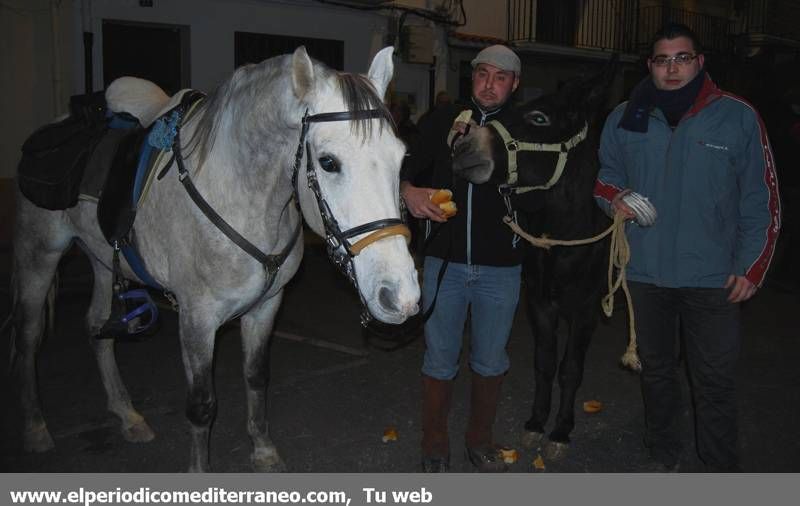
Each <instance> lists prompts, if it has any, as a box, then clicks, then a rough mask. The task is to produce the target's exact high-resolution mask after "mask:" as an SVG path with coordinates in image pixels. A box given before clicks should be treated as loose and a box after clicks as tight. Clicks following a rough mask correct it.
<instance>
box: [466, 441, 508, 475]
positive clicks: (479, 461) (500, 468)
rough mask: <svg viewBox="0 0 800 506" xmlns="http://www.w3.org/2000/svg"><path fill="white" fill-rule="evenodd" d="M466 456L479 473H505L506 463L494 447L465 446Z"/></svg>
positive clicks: (506, 469)
mask: <svg viewBox="0 0 800 506" xmlns="http://www.w3.org/2000/svg"><path fill="white" fill-rule="evenodd" d="M465 449H466V451H467V458H468V459H469V461H470V462H472V465H473V466H475V468H476V469H477V470H478V471H479V472H481V473H505V472H506V471H508V464H506V463H505V461H504V460H503V455H502V454H501V453H500V450H499V449H497V448H494V447H491V446H489V447H484V448H470V447H469V446H466V447H465Z"/></svg>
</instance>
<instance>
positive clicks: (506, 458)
mask: <svg viewBox="0 0 800 506" xmlns="http://www.w3.org/2000/svg"><path fill="white" fill-rule="evenodd" d="M500 455H502V457H503V462H505V463H506V464H513V463H514V462H516V461H517V459H518V458H519V453H517V450H515V449H513V448H500Z"/></svg>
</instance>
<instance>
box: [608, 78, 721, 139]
mask: <svg viewBox="0 0 800 506" xmlns="http://www.w3.org/2000/svg"><path fill="white" fill-rule="evenodd" d="M705 78H706V72H705V70H701V71H700V72H698V73H697V75H696V76H695V77H694V79H692V80H691V81H689V83H687V84H686V86H684V87H682V88H680V89H677V90H659V89H658V88H656V86H655V84H653V78H652V77H651V76H647V77H645V78H644V79H643V80H642V81H641V82H640V83H639V84H637V85H636V87H635V88H634V89H633V92H632V93H631V98H630V100H629V101H628V105H627V106H626V107H625V112H624V113H623V114H622V119H621V120H620V122H619V125H618V126H619V128H624V129H625V130H630V131H631V132H642V133H644V132H647V123H648V120H649V118H650V111H651V110H652V109H654V108H656V107H657V108H659V109H661V112H663V113H664V117H665V118H667V123H669V126H671V127H673V128H674V127H675V126H676V125H677V124H678V122H679V121H680V120H681V118H682V117H683V115H684V114H686V111H688V110H689V109H690V108H691V107H692V105H693V104H694V101H695V99H696V98H697V95H698V93H700V88H702V87H703V82H704V81H705Z"/></svg>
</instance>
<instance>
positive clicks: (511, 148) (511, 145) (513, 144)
mask: <svg viewBox="0 0 800 506" xmlns="http://www.w3.org/2000/svg"><path fill="white" fill-rule="evenodd" d="M506 149H507V150H509V151H517V150H519V142H517V140H516V139H512V140H511V141H509V142H508V144H506Z"/></svg>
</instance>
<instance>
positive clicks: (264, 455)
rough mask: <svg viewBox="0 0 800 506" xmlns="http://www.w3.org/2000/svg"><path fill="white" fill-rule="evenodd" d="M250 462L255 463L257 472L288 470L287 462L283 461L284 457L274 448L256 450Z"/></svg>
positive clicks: (281, 471) (254, 468)
mask: <svg viewBox="0 0 800 506" xmlns="http://www.w3.org/2000/svg"><path fill="white" fill-rule="evenodd" d="M250 463H251V464H252V465H253V472H256V473H285V472H286V464H284V463H283V459H281V456H280V455H278V452H277V451H276V450H274V449H272V450H261V451H254V452H253V454H252V455H251V456H250Z"/></svg>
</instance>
